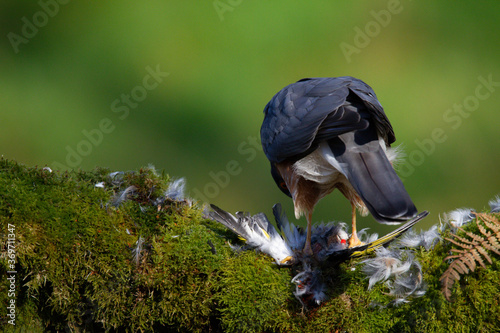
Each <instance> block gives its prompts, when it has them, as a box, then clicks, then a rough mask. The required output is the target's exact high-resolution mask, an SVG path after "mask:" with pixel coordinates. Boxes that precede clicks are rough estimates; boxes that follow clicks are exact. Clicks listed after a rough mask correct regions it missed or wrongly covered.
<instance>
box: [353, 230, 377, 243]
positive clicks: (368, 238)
mask: <svg viewBox="0 0 500 333" xmlns="http://www.w3.org/2000/svg"><path fill="white" fill-rule="evenodd" d="M358 238H359V240H360V241H361V242H363V243H365V244H368V243H371V242H374V241H376V240H377V239H378V234H377V233H374V234H371V235H370V234H369V233H368V228H365V229H361V230H360V231H358Z"/></svg>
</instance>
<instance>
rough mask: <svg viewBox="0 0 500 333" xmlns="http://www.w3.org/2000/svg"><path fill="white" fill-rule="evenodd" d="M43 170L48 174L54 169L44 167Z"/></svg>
mask: <svg viewBox="0 0 500 333" xmlns="http://www.w3.org/2000/svg"><path fill="white" fill-rule="evenodd" d="M42 170H44V171H48V172H52V169H51V168H49V167H44V168H43V169H42Z"/></svg>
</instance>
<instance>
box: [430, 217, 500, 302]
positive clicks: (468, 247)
mask: <svg viewBox="0 0 500 333" xmlns="http://www.w3.org/2000/svg"><path fill="white" fill-rule="evenodd" d="M473 214H474V215H475V216H476V221H475V223H476V225H477V227H478V230H479V234H476V233H473V232H471V231H465V230H464V229H462V228H460V227H459V228H457V229H458V230H460V231H462V232H463V233H464V234H465V235H464V236H459V235H456V234H452V235H451V237H450V238H445V239H446V240H447V241H449V242H450V243H452V244H453V245H454V246H456V247H457V248H453V249H451V253H455V254H452V255H449V256H447V257H446V258H445V259H444V260H453V261H452V262H451V263H450V265H449V266H448V269H446V271H445V272H444V273H443V275H442V276H441V279H440V281H441V285H442V288H443V289H442V291H443V294H444V296H445V298H446V299H447V300H448V301H449V300H450V299H451V288H452V287H453V284H454V283H455V281H458V280H460V276H461V275H464V274H468V273H469V272H474V270H475V269H476V267H477V264H479V265H481V267H483V268H486V264H485V262H484V260H486V261H488V263H489V264H492V262H493V260H492V259H491V257H490V253H488V251H491V252H493V253H495V254H497V255H500V218H499V217H498V216H495V215H493V214H483V213H473Z"/></svg>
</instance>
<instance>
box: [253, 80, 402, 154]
mask: <svg viewBox="0 0 500 333" xmlns="http://www.w3.org/2000/svg"><path fill="white" fill-rule="evenodd" d="M352 94H355V95H356V96H357V98H359V99H361V100H362V101H363V103H364V104H365V105H366V106H367V108H369V109H370V110H372V111H373V117H374V119H375V120H376V121H377V123H380V130H381V131H384V132H388V133H389V134H388V137H389V139H392V141H394V133H393V131H392V127H391V126H390V123H389V121H388V119H387V117H386V116H385V114H384V111H383V109H382V106H381V105H380V103H379V102H378V100H377V98H376V96H375V93H374V92H373V90H372V89H371V88H370V87H369V86H368V85H367V84H365V83H364V82H362V81H360V80H358V79H355V78H352V77H338V78H312V79H303V80H300V81H298V82H296V83H293V84H291V85H289V86H287V87H285V88H283V89H282V90H281V91H280V92H278V93H277V94H276V95H275V96H274V97H273V98H272V99H271V101H270V102H269V103H268V104H267V105H266V108H265V109H264V114H265V117H264V122H263V124H262V127H261V141H262V146H263V149H264V153H265V154H266V156H267V158H268V159H269V160H270V161H271V162H282V161H283V160H286V159H288V158H300V157H301V156H305V155H307V154H309V153H310V152H312V150H314V149H315V148H316V145H317V143H319V142H320V141H324V140H328V139H329V138H333V137H337V136H338V135H341V134H343V133H347V132H350V131H354V130H359V129H364V128H366V127H367V126H368V121H367V120H366V119H363V118H362V117H361V115H360V114H359V113H358V112H356V110H353V108H345V107H344V106H345V104H346V101H347V100H348V99H349V98H350V97H349V96H350V95H352Z"/></svg>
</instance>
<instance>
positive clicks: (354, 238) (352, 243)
mask: <svg viewBox="0 0 500 333" xmlns="http://www.w3.org/2000/svg"><path fill="white" fill-rule="evenodd" d="M351 206H352V234H351V238H349V242H348V244H349V247H355V246H360V245H363V244H364V243H363V242H361V241H360V240H359V238H358V234H357V233H356V205H355V204H354V203H353V202H351Z"/></svg>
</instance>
